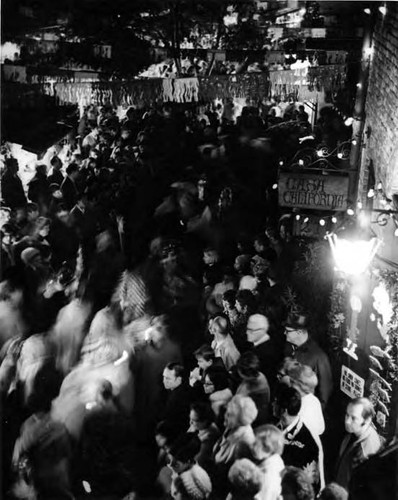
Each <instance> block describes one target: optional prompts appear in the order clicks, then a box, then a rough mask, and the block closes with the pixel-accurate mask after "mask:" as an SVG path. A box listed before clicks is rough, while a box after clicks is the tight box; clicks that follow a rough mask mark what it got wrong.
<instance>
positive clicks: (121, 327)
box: [0, 102, 382, 500]
mask: <svg viewBox="0 0 398 500" xmlns="http://www.w3.org/2000/svg"><path fill="white" fill-rule="evenodd" d="M275 106H276V104H275V103H274V107H275ZM233 107H234V105H233V103H232V102H226V103H225V105H223V106H221V105H220V106H219V107H216V108H214V109H212V108H208V109H200V110H197V109H194V108H186V109H183V110H181V109H180V108H175V109H174V108H173V107H171V106H169V105H165V106H163V107H161V108H160V109H150V110H147V111H146V112H145V113H143V112H142V111H140V110H137V109H133V108H131V109H129V110H128V111H127V114H126V117H125V118H124V119H123V120H121V119H119V118H118V117H117V116H116V114H115V112H114V110H113V109H112V108H111V107H109V106H105V107H102V108H96V107H94V106H91V107H89V108H87V109H86V110H85V113H84V115H83V116H82V117H81V119H80V121H79V123H78V126H77V127H76V133H75V135H74V136H73V137H70V138H69V144H68V148H67V151H66V152H65V151H64V152H63V153H62V155H61V152H59V155H54V156H53V157H52V158H51V159H50V166H51V168H50V169H49V168H48V166H47V165H46V164H43V163H40V162H39V164H38V165H37V166H36V171H35V175H34V176H33V178H32V179H31V180H30V181H29V183H28V185H27V186H23V184H22V181H21V179H20V177H19V175H18V170H19V165H18V162H17V160H16V159H14V158H12V157H8V158H6V160H5V169H4V172H3V175H2V201H3V205H2V209H1V210H2V227H1V233H2V243H1V245H2V246H1V264H2V267H1V283H0V294H1V301H0V347H1V354H0V362H1V365H0V390H1V397H2V408H3V413H2V437H3V446H2V455H3V471H4V474H3V485H2V486H3V492H4V494H5V495H8V497H9V498H29V499H33V498H37V499H46V500H55V499H67V498H70V499H72V498H85V497H87V498H93V499H103V500H105V499H122V498H170V497H173V498H179V499H193V500H200V499H206V498H214V499H225V498H228V499H229V500H243V499H245V500H249V499H255V498H256V499H258V500H277V499H280V498H284V499H301V500H311V499H314V498H316V496H317V495H319V498H322V499H344V498H348V496H347V495H348V494H347V492H346V489H347V490H348V489H350V491H351V495H352V496H351V497H352V498H364V497H363V496H361V494H362V493H361V492H359V493H357V490H358V488H359V490H360V487H359V486H358V484H357V483H355V481H354V476H355V471H356V470H359V469H360V465H361V464H362V463H364V461H366V459H367V458H368V457H369V456H370V455H372V454H375V453H376V452H377V451H378V450H379V448H380V447H381V444H382V443H381V438H380V437H379V436H378V434H377V433H376V431H375V429H374V428H373V426H372V418H373V413H374V412H373V408H372V406H371V404H370V402H369V401H368V400H367V399H364V398H362V399H358V400H353V401H352V402H351V403H350V404H349V405H348V407H347V411H346V417H345V426H346V431H347V437H346V438H345V440H344V441H343V443H342V447H341V450H340V454H339V457H338V460H336V463H334V464H333V467H330V470H327V469H328V468H327V467H325V463H326V462H327V463H329V462H330V461H326V460H325V453H324V445H323V434H324V432H325V421H326V422H327V418H326V419H325V415H326V416H327V412H328V403H329V402H330V398H331V394H332V392H333V380H332V369H331V365H330V362H329V358H328V356H327V354H326V352H325V351H324V349H323V348H322V347H321V346H320V345H319V343H318V341H317V340H318V339H317V338H316V335H313V332H311V331H309V329H308V315H307V314H306V311H304V310H300V309H296V310H292V309H291V308H289V304H288V301H287V300H286V295H285V290H286V284H287V283H288V282H289V278H290V275H291V272H292V270H293V266H294V263H295V261H296V260H297V259H299V258H300V252H301V250H300V246H299V245H298V244H297V242H296V241H295V239H294V238H293V237H292V231H291V227H290V226H289V224H288V223H286V220H288V221H289V219H284V222H282V223H279V224H278V217H279V215H278V208H277V200H276V199H275V191H274V190H273V189H272V185H273V184H274V182H275V180H276V172H277V167H276V165H277V163H278V161H277V160H278V149H277V148H278V144H279V145H280V144H281V143H282V144H283V147H284V151H283V152H284V153H285V154H286V153H287V152H288V151H289V148H290V150H294V147H297V146H298V144H299V140H298V139H299V138H300V137H301V136H304V135H306V134H308V130H310V129H311V127H310V125H309V123H308V115H307V113H306V112H305V111H304V108H303V107H300V108H298V109H297V110H296V109H295V106H294V105H293V104H292V103H290V108H289V110H286V107H287V106H286V107H285V109H284V111H283V113H284V116H285V120H289V121H294V122H295V126H294V127H291V128H290V129H289V130H290V131H288V132H287V131H286V130H284V134H285V136H284V138H278V137H276V136H273V137H270V136H267V134H266V130H267V129H268V128H269V125H273V124H275V115H276V112H275V110H274V111H272V109H271V106H270V107H269V109H268V110H267V111H264V110H259V109H258V108H256V107H251V106H246V107H245V108H243V111H242V114H241V115H240V116H239V117H238V118H236V116H234V110H233ZM280 113H281V114H282V112H280ZM339 126H340V124H339V123H338V124H337V125H336V119H335V117H334V116H331V115H330V113H329V114H328V113H324V114H321V119H320V120H319V122H318V123H317V125H316V129H315V130H314V136H315V137H318V140H319V141H325V142H327V141H332V142H333V140H334V136H335V134H334V132H335V128H336V127H337V128H338V127H339ZM278 141H279V143H278ZM61 156H62V158H63V161H62V160H61V159H60V158H61ZM325 451H326V450H325ZM331 481H335V482H331ZM327 483H328V484H327ZM326 484H327V485H326ZM355 495H356V496H355Z"/></svg>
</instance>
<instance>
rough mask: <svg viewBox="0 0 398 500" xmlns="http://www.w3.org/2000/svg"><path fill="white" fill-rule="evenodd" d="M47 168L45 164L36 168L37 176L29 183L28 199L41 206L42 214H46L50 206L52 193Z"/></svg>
mask: <svg viewBox="0 0 398 500" xmlns="http://www.w3.org/2000/svg"><path fill="white" fill-rule="evenodd" d="M46 173H47V167H46V165H44V164H40V165H37V166H36V174H35V175H34V177H33V178H32V180H31V181H30V182H29V188H28V197H29V199H30V200H31V201H33V202H34V203H37V205H38V206H39V211H40V213H42V214H43V213H46V210H47V208H48V206H49V204H50V199H51V193H50V183H49V182H48V179H47V176H46Z"/></svg>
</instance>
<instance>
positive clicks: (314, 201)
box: [278, 172, 349, 210]
mask: <svg viewBox="0 0 398 500" xmlns="http://www.w3.org/2000/svg"><path fill="white" fill-rule="evenodd" d="M348 182H349V180H348V177H347V176H337V175H320V174H310V173H300V172H297V173H296V172H281V173H280V175H279V182H278V190H279V205H280V206H282V207H295V208H310V209H311V208H312V209H314V210H347V194H348Z"/></svg>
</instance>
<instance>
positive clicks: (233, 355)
mask: <svg viewBox="0 0 398 500" xmlns="http://www.w3.org/2000/svg"><path fill="white" fill-rule="evenodd" d="M209 331H210V333H211V334H212V335H213V336H214V340H213V342H212V343H211V347H212V349H213V350H214V354H215V356H216V357H219V358H221V359H222V361H223V363H224V366H225V368H226V369H227V370H230V369H231V368H232V367H233V366H235V365H236V363H237V361H238V359H239V357H240V352H239V351H238V349H237V348H236V346H235V343H234V341H233V340H232V337H231V335H230V333H229V330H228V320H227V319H226V318H225V317H223V316H216V317H215V318H214V319H212V320H210V328H209Z"/></svg>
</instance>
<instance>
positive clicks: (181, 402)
mask: <svg viewBox="0 0 398 500" xmlns="http://www.w3.org/2000/svg"><path fill="white" fill-rule="evenodd" d="M163 385H164V387H165V389H166V390H167V391H168V396H167V400H166V404H165V406H164V409H163V412H162V413H161V419H160V420H164V421H166V422H167V423H168V424H170V425H172V426H173V427H174V428H175V429H176V430H177V429H180V430H182V429H184V428H187V427H188V426H189V409H190V404H191V402H192V398H193V390H192V388H191V387H190V386H189V384H188V382H187V380H186V377H185V369H184V367H183V366H182V365H181V364H179V363H169V364H168V365H167V366H166V368H165V369H164V370H163Z"/></svg>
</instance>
